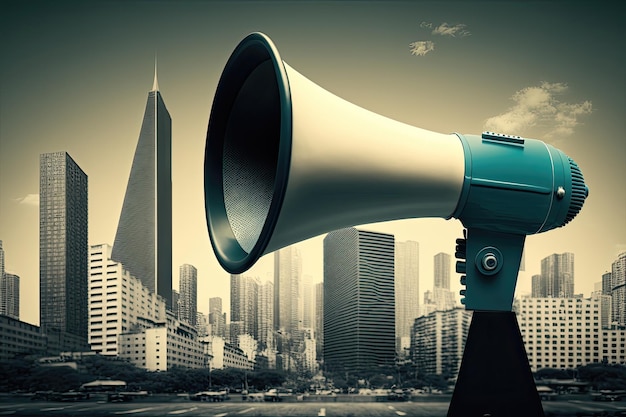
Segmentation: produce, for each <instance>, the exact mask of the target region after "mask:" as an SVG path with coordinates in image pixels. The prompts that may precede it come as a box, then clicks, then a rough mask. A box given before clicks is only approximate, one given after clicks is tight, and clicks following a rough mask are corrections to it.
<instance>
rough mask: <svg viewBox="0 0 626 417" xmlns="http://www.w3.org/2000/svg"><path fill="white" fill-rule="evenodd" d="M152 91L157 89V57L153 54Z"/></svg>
mask: <svg viewBox="0 0 626 417" xmlns="http://www.w3.org/2000/svg"><path fill="white" fill-rule="evenodd" d="M152 91H159V82H158V80H157V57H156V53H155V54H154V83H153V84H152Z"/></svg>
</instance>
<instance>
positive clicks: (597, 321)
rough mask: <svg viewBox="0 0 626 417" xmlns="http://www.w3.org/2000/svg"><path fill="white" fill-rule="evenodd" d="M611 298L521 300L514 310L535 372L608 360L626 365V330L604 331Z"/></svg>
mask: <svg viewBox="0 0 626 417" xmlns="http://www.w3.org/2000/svg"><path fill="white" fill-rule="evenodd" d="M607 300H608V297H606V296H602V295H593V296H591V297H590V298H582V297H577V298H530V297H528V298H521V299H516V300H515V302H514V306H513V308H514V311H515V312H516V315H517V320H518V323H519V326H520V331H521V334H522V338H523V340H524V345H525V348H526V353H527V355H528V361H529V363H530V367H531V369H532V370H533V371H536V370H538V369H541V368H558V369H567V368H576V367H578V366H582V365H587V364H590V363H596V362H602V361H607V362H608V363H625V362H626V350H625V349H624V342H623V338H624V337H625V335H626V331H624V330H610V329H603V328H602V310H603V303H606V302H607Z"/></svg>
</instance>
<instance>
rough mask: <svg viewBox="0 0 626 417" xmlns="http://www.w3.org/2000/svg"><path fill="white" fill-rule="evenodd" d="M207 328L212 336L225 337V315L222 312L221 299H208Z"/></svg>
mask: <svg viewBox="0 0 626 417" xmlns="http://www.w3.org/2000/svg"><path fill="white" fill-rule="evenodd" d="M209 328H210V329H211V335H212V336H219V337H221V338H225V337H226V313H223V312H222V298H221V297H211V298H209Z"/></svg>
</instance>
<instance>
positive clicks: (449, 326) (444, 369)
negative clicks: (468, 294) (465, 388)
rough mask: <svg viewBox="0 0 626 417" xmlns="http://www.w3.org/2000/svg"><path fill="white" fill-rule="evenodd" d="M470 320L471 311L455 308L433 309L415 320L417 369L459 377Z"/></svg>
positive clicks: (413, 343) (413, 346) (413, 341)
mask: <svg viewBox="0 0 626 417" xmlns="http://www.w3.org/2000/svg"><path fill="white" fill-rule="evenodd" d="M471 319H472V312H471V311H469V310H465V309H464V308H454V309H451V310H445V311H433V312H431V313H429V314H427V315H425V316H422V317H419V318H418V319H417V320H415V323H414V324H413V328H412V331H411V352H412V359H413V363H414V364H415V366H416V368H417V372H418V373H421V374H437V375H445V376H447V377H453V376H456V374H457V373H458V371H459V368H460V366H461V359H462V358H463V350H464V349H465V342H466V340H467V333H468V331H469V326H470V322H471Z"/></svg>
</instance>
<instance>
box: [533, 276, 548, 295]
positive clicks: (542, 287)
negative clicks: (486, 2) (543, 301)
mask: <svg viewBox="0 0 626 417" xmlns="http://www.w3.org/2000/svg"><path fill="white" fill-rule="evenodd" d="M531 294H532V296H533V297H534V298H541V297H547V296H548V292H547V288H546V280H545V279H544V277H543V276H542V275H540V274H539V275H533V276H532V278H531Z"/></svg>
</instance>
